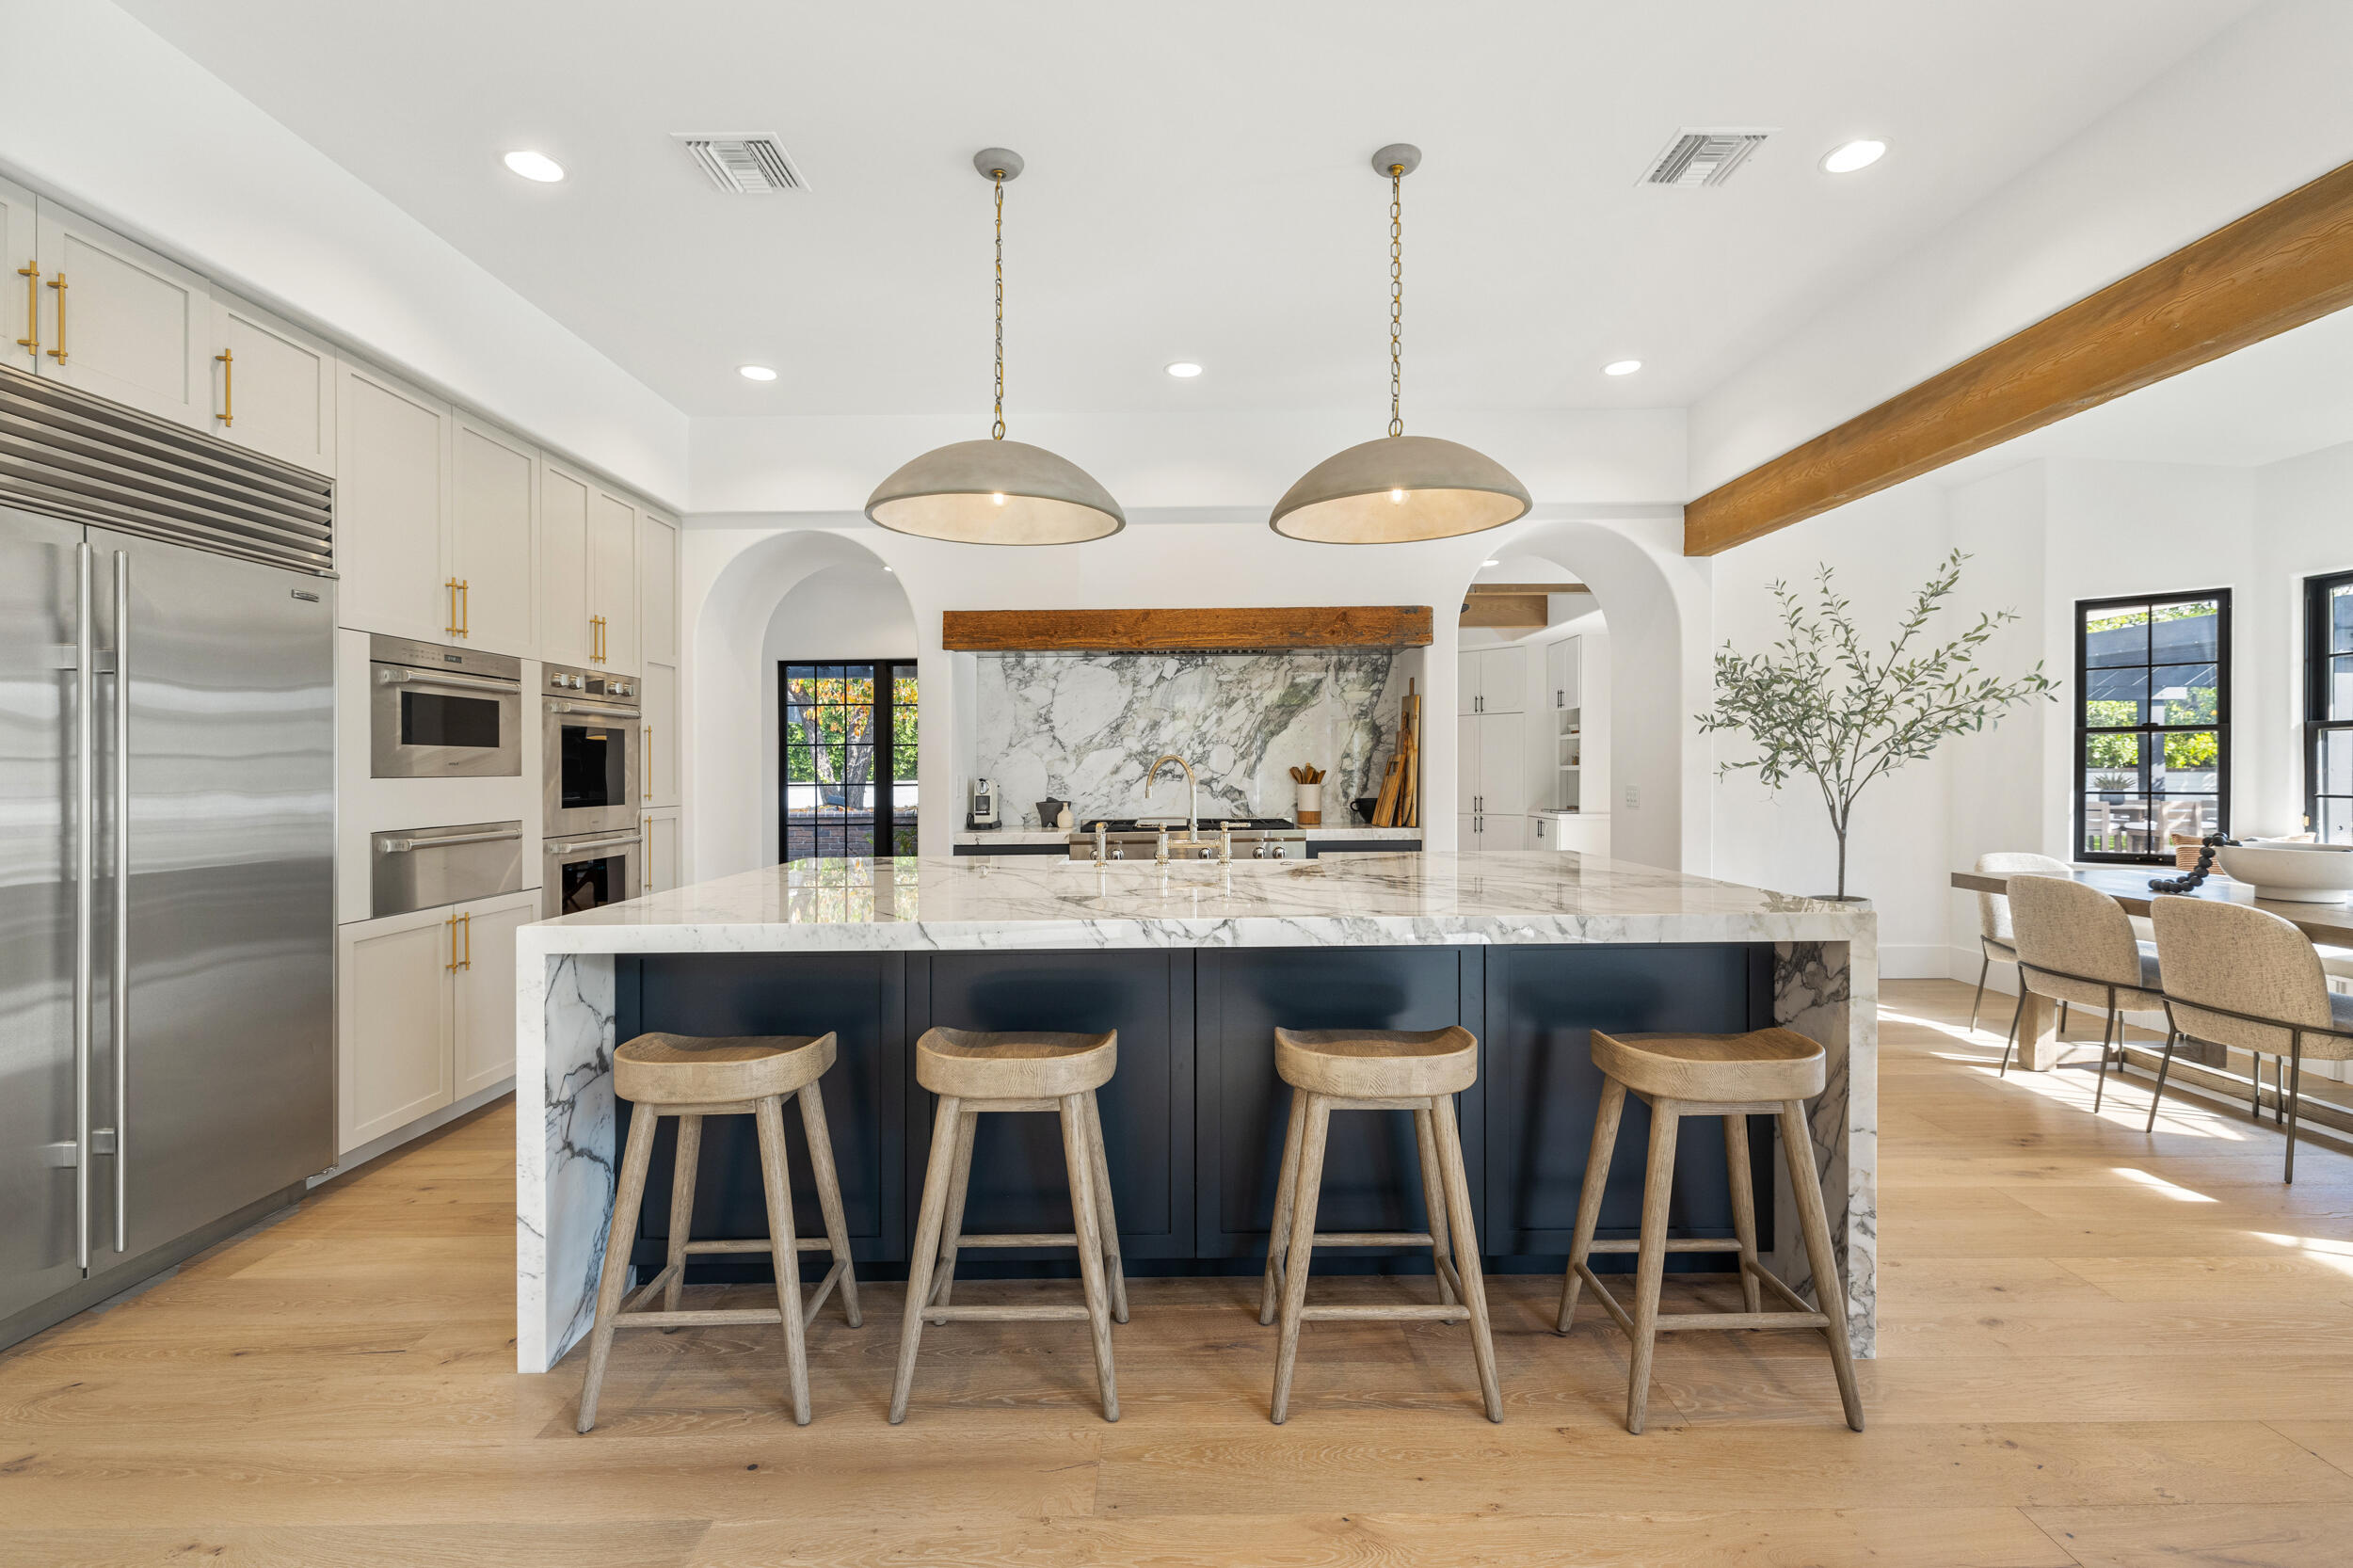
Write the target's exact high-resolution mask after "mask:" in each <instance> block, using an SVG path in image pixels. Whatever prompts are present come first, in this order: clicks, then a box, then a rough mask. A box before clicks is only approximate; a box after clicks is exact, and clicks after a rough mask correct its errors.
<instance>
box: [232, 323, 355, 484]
mask: <svg viewBox="0 0 2353 1568" xmlns="http://www.w3.org/2000/svg"><path fill="white" fill-rule="evenodd" d="M209 346H210V348H211V351H212V357H211V359H210V360H209V361H208V362H207V366H206V375H207V376H208V377H209V380H210V401H209V403H208V404H207V408H208V409H209V410H210V412H211V415H212V431H213V434H214V435H216V436H218V437H219V438H220V439H221V440H225V441H228V442H231V443H232V444H233V445H236V446H242V447H246V448H248V449H249V450H251V451H254V452H259V453H261V454H262V455H263V456H267V457H275V458H277V459H278V460H279V461H280V462H285V463H292V464H294V465H295V466H296V468H302V469H308V470H310V471H311V472H312V473H327V474H331V473H333V472H335V379H336V375H335V371H336V367H335V352H334V350H333V349H331V348H329V347H328V346H327V345H326V344H323V343H321V342H319V341H318V340H317V339H316V338H313V337H312V336H311V335H310V334H309V333H307V332H304V331H302V330H301V329H300V328H296V327H295V326H293V325H292V324H291V323H288V322H284V321H280V320H279V319H278V318H277V317H276V316H273V315H271V314H270V313H269V312H266V311H264V310H261V309H259V308H258V307H256V306H252V305H248V304H247V303H246V302H245V301H244V300H242V299H238V298H236V297H234V296H231V295H226V294H219V293H216V294H215V295H214V296H213V328H212V341H211V344H210V345H209Z"/></svg>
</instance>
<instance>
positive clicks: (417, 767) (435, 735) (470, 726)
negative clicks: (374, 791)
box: [368, 637, 523, 778]
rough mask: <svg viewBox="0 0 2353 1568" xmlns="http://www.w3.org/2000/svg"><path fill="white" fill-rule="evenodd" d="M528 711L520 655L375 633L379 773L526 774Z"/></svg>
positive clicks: (374, 772) (372, 728)
mask: <svg viewBox="0 0 2353 1568" xmlns="http://www.w3.org/2000/svg"><path fill="white" fill-rule="evenodd" d="M522 712H523V664H522V661H521V660H520V659H515V658H510V657H509V656H507V655H506V654H504V653H476V652H474V651H472V649H470V648H443V647H441V646H440V644H438V643H413V642H410V641H408V639H407V638H404V637H371V638H369V639H368V772H369V774H370V775H371V776H374V777H376V778H515V777H520V776H521V774H522V771H523V745H522Z"/></svg>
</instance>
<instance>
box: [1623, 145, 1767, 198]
mask: <svg viewBox="0 0 2353 1568" xmlns="http://www.w3.org/2000/svg"><path fill="white" fill-rule="evenodd" d="M1770 134H1771V133H1769V132H1767V131H1684V132H1680V133H1678V134H1677V135H1676V136H1675V139H1674V140H1673V141H1672V142H1670V143H1669V144H1668V146H1667V150H1666V151H1665V152H1661V153H1659V154H1658V156H1657V158H1655V159H1653V160H1652V162H1651V166H1650V171H1649V172H1648V173H1646V174H1644V175H1643V176H1642V180H1641V183H1642V184H1646V185H1673V186H1677V187H1688V188H1696V187H1698V186H1701V185H1721V184H1723V183H1724V182H1725V181H1726V180H1729V179H1731V178H1732V176H1733V173H1734V171H1735V170H1737V169H1738V168H1739V167H1740V166H1741V165H1742V164H1744V163H1746V162H1748V158H1749V154H1750V153H1752V152H1755V151H1756V150H1757V148H1758V146H1759V145H1760V144H1762V143H1763V141H1764V140H1765V138H1766V136H1769V135H1770Z"/></svg>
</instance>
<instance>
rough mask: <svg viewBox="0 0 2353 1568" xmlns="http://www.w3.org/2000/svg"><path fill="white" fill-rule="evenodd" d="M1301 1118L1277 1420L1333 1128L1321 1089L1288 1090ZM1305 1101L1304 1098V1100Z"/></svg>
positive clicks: (1294, 1357)
mask: <svg viewBox="0 0 2353 1568" xmlns="http://www.w3.org/2000/svg"><path fill="white" fill-rule="evenodd" d="M1291 1096H1292V1100H1293V1102H1294V1104H1295V1105H1297V1106H1298V1109H1297V1111H1296V1112H1294V1113H1295V1114H1296V1115H1297V1116H1298V1117H1299V1118H1300V1121H1301V1123H1302V1126H1301V1135H1300V1140H1299V1160H1298V1163H1297V1165H1296V1166H1295V1167H1294V1168H1293V1171H1292V1175H1291V1234H1290V1244H1289V1246H1288V1247H1287V1248H1286V1249H1285V1252H1284V1273H1283V1331H1282V1335H1281V1336H1280V1338H1279V1339H1278V1340H1277V1341H1276V1344H1275V1350H1274V1397H1273V1400H1272V1401H1270V1403H1269V1404H1268V1407H1267V1415H1268V1416H1269V1418H1270V1419H1272V1420H1273V1422H1274V1424H1275V1425H1276V1426H1278V1427H1279V1426H1281V1425H1282V1424H1283V1420H1284V1418H1285V1417H1286V1416H1289V1414H1290V1404H1291V1370H1292V1368H1294V1367H1296V1366H1297V1365H1298V1363H1299V1323H1300V1317H1299V1315H1300V1313H1301V1312H1302V1311H1304V1310H1305V1307H1306V1305H1307V1272H1308V1269H1309V1267H1310V1265H1311V1264H1312V1263H1313V1262H1314V1258H1315V1250H1316V1200H1317V1199H1318V1197H1319V1196H1321V1192H1322V1188H1323V1145H1324V1142H1325V1140H1326V1139H1327V1138H1329V1137H1330V1135H1331V1131H1332V1106H1331V1103H1330V1102H1329V1101H1328V1100H1326V1099H1325V1098H1324V1097H1323V1096H1321V1095H1314V1094H1309V1093H1308V1092H1306V1091H1305V1090H1304V1089H1293V1090H1292V1091H1291ZM1303 1102H1304V1103H1303Z"/></svg>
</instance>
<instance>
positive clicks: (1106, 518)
mask: <svg viewBox="0 0 2353 1568" xmlns="http://www.w3.org/2000/svg"><path fill="white" fill-rule="evenodd" d="M972 167H973V168H977V169H979V170H980V171H981V174H982V177H983V178H984V179H985V180H987V181H988V183H989V184H992V185H994V186H996V187H997V422H996V424H993V425H992V426H990V429H989V435H988V440H982V441H956V442H954V443H953V444H952V445H948V446H943V447H938V448H936V449H934V450H933V451H930V452H926V453H924V454H923V455H922V456H920V457H918V458H916V459H915V460H914V461H913V462H910V463H908V464H907V465H906V466H905V467H904V468H902V469H900V470H899V471H898V472H896V473H893V474H892V475H891V476H890V477H889V478H888V479H886V480H884V481H883V482H882V483H881V484H880V485H878V486H876V487H875V488H874V493H873V494H872V495H871V496H868V497H867V498H866V515H867V516H868V517H870V518H872V519H873V520H874V521H875V522H877V523H879V524H881V525H882V526H883V527H885V528H888V529H889V530H891V531H892V532H893V533H898V534H914V535H918V536H921V537H923V538H927V539H949V540H952V541H954V542H955V543H957V544H1078V543H1080V542H1081V541H1083V540H1087V539H1099V538H1102V537H1104V536H1107V535H1111V534H1116V533H1118V532H1119V531H1120V530H1121V529H1122V528H1125V527H1127V526H1128V519H1127V515H1126V514H1125V513H1123V512H1121V511H1120V509H1119V503H1118V502H1116V501H1113V500H1112V498H1111V492H1110V491H1108V490H1106V489H1104V488H1103V487H1102V486H1100V485H1098V484H1096V482H1095V480H1094V478H1093V477H1092V476H1091V475H1089V474H1088V473H1087V472H1086V471H1085V470H1083V469H1081V468H1080V467H1079V466H1078V465H1077V464H1076V463H1073V462H1070V461H1069V460H1068V459H1066V458H1063V457H1057V456H1054V455H1053V454H1052V453H1050V452H1048V451H1047V450H1046V449H1045V448H1043V447H1037V446H1027V445H1024V444H1023V443H1022V442H1020V441H1009V440H1005V182H1006V181H1008V180H1011V179H1014V178H1016V176H1018V175H1019V174H1020V172H1021V154H1020V153H1018V152H1009V151H1007V150H1006V149H1004V148H1002V147H987V148H983V149H982V150H981V151H980V152H975V153H974V154H973V155H972Z"/></svg>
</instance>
